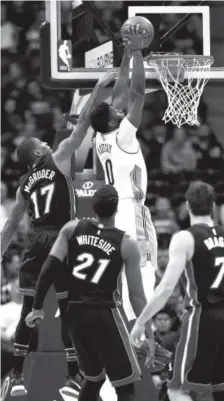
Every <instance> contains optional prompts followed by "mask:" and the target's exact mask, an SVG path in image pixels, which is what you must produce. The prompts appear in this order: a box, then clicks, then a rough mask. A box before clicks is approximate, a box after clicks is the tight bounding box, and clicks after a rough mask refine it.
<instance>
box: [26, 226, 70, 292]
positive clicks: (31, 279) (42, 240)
mask: <svg viewBox="0 0 224 401" xmlns="http://www.w3.org/2000/svg"><path fill="white" fill-rule="evenodd" d="M58 233H59V231H58V230H51V229H33V230H30V232H29V233H28V240H29V244H28V248H27V250H26V252H25V254H24V257H23V261H22V265H21V267H20V271H19V288H20V292H21V294H23V295H31V296H33V295H34V294H35V287H36V282H37V279H38V276H39V274H40V271H41V268H42V266H43V264H44V262H45V260H46V258H47V257H48V255H49V252H50V250H51V248H52V246H53V244H54V242H55V240H56V238H57V237H58ZM55 290H56V293H57V298H59V299H60V298H66V297H67V296H68V292H67V285H66V283H65V282H63V283H61V282H56V283H55Z"/></svg>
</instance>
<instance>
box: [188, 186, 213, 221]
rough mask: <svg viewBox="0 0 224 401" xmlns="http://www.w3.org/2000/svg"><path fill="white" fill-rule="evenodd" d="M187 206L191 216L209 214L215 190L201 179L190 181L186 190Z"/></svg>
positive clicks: (211, 210)
mask: <svg viewBox="0 0 224 401" xmlns="http://www.w3.org/2000/svg"><path fill="white" fill-rule="evenodd" d="M186 200H187V207H188V210H189V212H190V213H191V214H192V215H193V216H211V215H212V212H213V209H214V205H215V192H214V189H213V187H212V186H211V185H209V184H206V183H205V182H203V181H195V182H192V183H191V184H190V186H189V188H188V190H187V192H186Z"/></svg>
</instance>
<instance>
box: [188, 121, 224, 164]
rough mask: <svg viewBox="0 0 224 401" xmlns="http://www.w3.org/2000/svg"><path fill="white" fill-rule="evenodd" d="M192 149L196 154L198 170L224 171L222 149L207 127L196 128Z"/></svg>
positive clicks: (203, 125) (202, 125)
mask: <svg viewBox="0 0 224 401" xmlns="http://www.w3.org/2000/svg"><path fill="white" fill-rule="evenodd" d="M194 149H195V151H196V154H197V159H198V162H197V164H198V168H199V169H200V170H207V169H208V167H209V168H210V169H213V170H220V171H222V170H223V169H224V153H223V148H222V146H221V145H220V144H219V142H218V140H217V139H216V137H215V135H214V134H213V133H212V132H211V130H210V128H209V126H208V125H206V124H201V125H200V126H199V127H198V128H197V130H196V141H195V144H194Z"/></svg>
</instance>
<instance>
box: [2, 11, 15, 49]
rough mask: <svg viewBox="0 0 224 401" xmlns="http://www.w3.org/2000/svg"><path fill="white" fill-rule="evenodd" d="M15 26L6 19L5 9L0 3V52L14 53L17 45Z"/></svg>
mask: <svg viewBox="0 0 224 401" xmlns="http://www.w3.org/2000/svg"><path fill="white" fill-rule="evenodd" d="M16 34H17V29H16V26H15V25H14V24H13V23H12V22H11V21H9V20H8V19H7V8H6V5H5V4H4V3H1V50H2V51H8V52H10V53H15V52H16V47H17V44H18V37H17V35H16Z"/></svg>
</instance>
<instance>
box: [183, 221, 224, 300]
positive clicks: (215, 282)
mask: <svg viewBox="0 0 224 401" xmlns="http://www.w3.org/2000/svg"><path fill="white" fill-rule="evenodd" d="M188 231H190V233H191V234H192V235H193V237H194V244H195V246H194V255H193V257H192V260H191V261H190V262H189V263H188V264H187V266H186V269H185V273H184V277H183V281H182V282H184V287H185V294H186V298H185V300H186V306H193V305H194V304H201V305H202V306H206V305H209V304H215V303H220V302H222V304H223V301H224V229H223V228H222V227H221V226H214V227H209V226H207V225H204V224H196V225H194V226H192V227H190V228H189V229H188Z"/></svg>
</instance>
